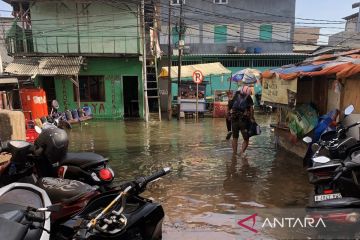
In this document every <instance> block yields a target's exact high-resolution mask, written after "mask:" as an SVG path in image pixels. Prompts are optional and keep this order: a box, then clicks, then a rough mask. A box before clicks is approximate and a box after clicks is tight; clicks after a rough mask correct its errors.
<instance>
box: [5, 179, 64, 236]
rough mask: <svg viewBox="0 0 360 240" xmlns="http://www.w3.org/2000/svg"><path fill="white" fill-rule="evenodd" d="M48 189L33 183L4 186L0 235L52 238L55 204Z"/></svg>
mask: <svg viewBox="0 0 360 240" xmlns="http://www.w3.org/2000/svg"><path fill="white" fill-rule="evenodd" d="M51 204H52V203H51V200H50V198H49V196H48V195H47V193H46V192H45V191H44V190H43V189H41V188H39V187H36V186H34V185H32V184H26V183H12V184H10V185H7V186H5V187H2V188H1V189H0V239H6V240H24V239H33V240H48V239H49V238H50V226H51V223H50V212H51V211H56V210H58V208H57V206H53V205H51Z"/></svg>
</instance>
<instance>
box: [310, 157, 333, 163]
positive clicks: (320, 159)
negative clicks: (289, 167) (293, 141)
mask: <svg viewBox="0 0 360 240" xmlns="http://www.w3.org/2000/svg"><path fill="white" fill-rule="evenodd" d="M313 161H314V162H316V163H327V162H330V158H328V157H325V156H320V157H316V158H313Z"/></svg>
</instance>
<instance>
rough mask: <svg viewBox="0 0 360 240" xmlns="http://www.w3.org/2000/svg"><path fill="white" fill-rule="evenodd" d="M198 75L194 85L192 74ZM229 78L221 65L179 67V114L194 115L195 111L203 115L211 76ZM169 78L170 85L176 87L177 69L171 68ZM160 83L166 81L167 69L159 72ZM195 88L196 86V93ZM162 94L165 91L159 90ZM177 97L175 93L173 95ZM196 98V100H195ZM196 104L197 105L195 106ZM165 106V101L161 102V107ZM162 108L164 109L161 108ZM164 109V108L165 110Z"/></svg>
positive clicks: (227, 71) (226, 70)
mask: <svg viewBox="0 0 360 240" xmlns="http://www.w3.org/2000/svg"><path fill="white" fill-rule="evenodd" d="M195 72H198V73H200V76H201V77H200V78H201V79H200V78H199V79H200V80H201V81H199V82H198V83H196V82H195V81H196V78H194V73H195ZM226 74H227V75H228V76H231V71H230V70H228V69H227V68H225V67H224V66H223V65H222V64H221V63H219V62H217V63H206V64H196V65H187V66H182V67H181V76H180V77H181V81H180V84H179V88H180V89H179V90H180V97H179V99H178V103H179V104H180V112H183V113H195V112H196V108H197V111H198V112H200V113H203V112H205V111H207V107H206V104H207V102H206V99H208V96H206V91H207V89H206V88H207V85H210V86H209V87H210V88H212V86H211V77H213V76H224V75H226ZM171 78H172V83H173V84H176V85H177V83H178V82H177V78H178V67H177V66H173V67H171ZM160 79H161V81H167V80H168V67H162V69H161V72H160ZM161 85H163V86H167V84H160V86H161ZM196 86H198V91H196ZM160 91H162V92H166V93H167V91H166V89H160ZM196 92H198V94H196ZM211 94H212V92H211ZM173 95H177V93H173ZM196 96H198V98H196ZM196 102H197V103H198V104H196ZM163 104H167V103H166V101H161V105H163ZM162 108H164V107H162ZM165 109H166V108H165Z"/></svg>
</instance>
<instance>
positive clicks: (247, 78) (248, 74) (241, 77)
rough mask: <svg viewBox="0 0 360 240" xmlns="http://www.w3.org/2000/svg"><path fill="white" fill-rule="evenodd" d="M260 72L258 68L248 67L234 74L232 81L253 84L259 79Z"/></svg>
mask: <svg viewBox="0 0 360 240" xmlns="http://www.w3.org/2000/svg"><path fill="white" fill-rule="evenodd" d="M260 74H261V72H260V71H259V70H257V69H252V68H246V69H243V70H240V71H238V72H236V73H235V74H233V76H232V78H231V81H233V82H242V83H245V84H252V83H256V82H257V81H259V79H260Z"/></svg>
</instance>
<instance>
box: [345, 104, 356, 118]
mask: <svg viewBox="0 0 360 240" xmlns="http://www.w3.org/2000/svg"><path fill="white" fill-rule="evenodd" d="M354 110H355V108H354V105H352V104H351V105H349V106H348V107H347V108H345V111H344V113H345V116H348V115H350V114H351V113H352V112H353V111H354Z"/></svg>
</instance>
